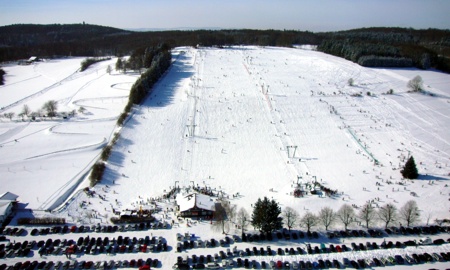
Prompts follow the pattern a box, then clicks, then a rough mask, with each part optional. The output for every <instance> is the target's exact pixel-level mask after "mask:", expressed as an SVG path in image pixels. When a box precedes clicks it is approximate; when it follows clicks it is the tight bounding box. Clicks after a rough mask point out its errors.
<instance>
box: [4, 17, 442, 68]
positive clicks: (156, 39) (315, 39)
mask: <svg viewBox="0 0 450 270" xmlns="http://www.w3.org/2000/svg"><path fill="white" fill-rule="evenodd" d="M139 30H140V31H130V30H123V29H118V28H112V27H105V26H98V25H91V24H51V25H33V24H16V25H9V26H2V27H0V62H3V61H10V60H17V59H27V58H29V57H30V56H33V55H36V56H40V57H52V56H55V55H56V56H66V55H72V56H104V55H129V54H131V53H132V51H133V50H135V49H140V48H145V47H152V46H153V47H154V46H158V45H159V44H161V43H167V44H168V45H170V46H171V47H176V46H196V45H202V46H229V45H258V46H284V47H291V46H292V45H301V44H311V45H318V49H319V50H320V51H323V52H325V53H329V54H333V55H336V56H340V57H343V58H346V59H348V60H351V61H353V62H356V63H359V64H360V65H363V66H416V67H420V68H425V69H426V68H429V67H435V68H438V69H441V70H443V71H446V72H450V60H449V59H450V31H449V30H440V29H424V30H415V29H411V28H395V27H392V28H389V27H374V28H361V29H352V30H347V31H339V32H325V33H313V32H309V31H294V30H252V29H239V30H237V29H217V30H189V29H186V30H164V31H142V30H143V29H139ZM144 30H145V29H144ZM153 30H156V29H153Z"/></svg>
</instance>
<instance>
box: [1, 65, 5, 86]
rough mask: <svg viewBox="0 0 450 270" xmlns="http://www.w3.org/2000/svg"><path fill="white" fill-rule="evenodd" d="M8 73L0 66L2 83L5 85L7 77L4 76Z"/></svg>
mask: <svg viewBox="0 0 450 270" xmlns="http://www.w3.org/2000/svg"><path fill="white" fill-rule="evenodd" d="M5 74H6V72H5V71H4V70H3V69H1V68H0V85H3V84H4V83H5V78H4V77H3V76H4V75H5Z"/></svg>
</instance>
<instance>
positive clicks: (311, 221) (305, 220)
mask: <svg viewBox="0 0 450 270" xmlns="http://www.w3.org/2000/svg"><path fill="white" fill-rule="evenodd" d="M318 223H319V219H318V218H317V216H316V215H314V214H313V213H311V212H309V211H308V212H306V213H305V214H304V215H303V216H302V218H301V219H300V224H301V225H302V226H303V227H305V228H306V229H307V230H308V232H310V231H311V228H313V227H314V226H316V225H317V224H318Z"/></svg>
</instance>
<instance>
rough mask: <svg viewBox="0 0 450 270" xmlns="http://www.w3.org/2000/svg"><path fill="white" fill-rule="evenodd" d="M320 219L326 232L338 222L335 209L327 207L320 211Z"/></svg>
mask: <svg viewBox="0 0 450 270" xmlns="http://www.w3.org/2000/svg"><path fill="white" fill-rule="evenodd" d="M318 218H319V220H320V222H321V223H322V225H323V226H324V227H325V230H326V231H328V227H330V226H331V225H332V224H333V223H334V221H335V220H336V213H335V212H334V210H333V209H331V208H330V207H328V206H326V207H324V208H322V209H320V212H319V216H318Z"/></svg>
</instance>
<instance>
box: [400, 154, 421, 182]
mask: <svg viewBox="0 0 450 270" xmlns="http://www.w3.org/2000/svg"><path fill="white" fill-rule="evenodd" d="M401 173H402V176H403V177H404V178H408V179H417V177H419V172H418V171H417V167H416V162H415V161H414V157H413V156H411V157H410V158H409V159H408V161H406V163H405V167H404V168H403V170H402V171H401Z"/></svg>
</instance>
